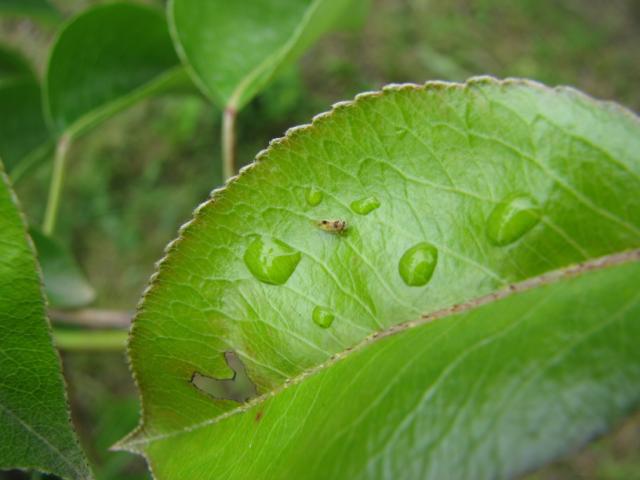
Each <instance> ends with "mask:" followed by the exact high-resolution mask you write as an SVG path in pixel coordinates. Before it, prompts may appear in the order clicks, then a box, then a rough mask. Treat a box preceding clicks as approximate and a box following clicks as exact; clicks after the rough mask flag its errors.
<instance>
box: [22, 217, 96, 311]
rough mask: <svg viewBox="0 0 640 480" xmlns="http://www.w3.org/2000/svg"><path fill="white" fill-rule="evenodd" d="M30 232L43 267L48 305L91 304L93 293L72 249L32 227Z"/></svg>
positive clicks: (77, 305) (94, 293) (75, 305)
mask: <svg viewBox="0 0 640 480" xmlns="http://www.w3.org/2000/svg"><path fill="white" fill-rule="evenodd" d="M29 233H30V235H31V238H32V239H33V243H34V244H35V247H36V252H37V255H38V262H39V263H40V267H41V268H42V275H43V277H44V287H45V292H46V294H47V299H48V300H49V305H50V306H52V307H56V308H78V307H82V306H85V305H87V304H89V303H91V302H92V301H93V300H94V299H95V296H96V292H95V290H94V289H93V287H92V286H91V285H90V284H89V282H88V281H87V279H86V277H85V275H84V273H83V272H82V271H81V270H80V267H79V266H78V264H77V263H76V261H75V259H74V258H73V255H72V254H71V252H69V251H68V250H66V249H65V247H64V246H63V245H61V244H60V243H59V242H58V241H56V240H55V239H53V238H51V237H48V236H47V235H45V234H43V233H42V232H41V231H40V230H38V229H35V228H31V229H30V231H29Z"/></svg>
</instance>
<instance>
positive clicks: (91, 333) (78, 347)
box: [53, 328, 129, 352]
mask: <svg viewBox="0 0 640 480" xmlns="http://www.w3.org/2000/svg"><path fill="white" fill-rule="evenodd" d="M128 336H129V332H127V331H126V330H62V329H57V328H55V329H54V330H53V342H54V343H55V345H56V347H58V348H59V349H60V350H66V351H74V352H77V351H122V350H124V349H125V347H126V345H127V338H128Z"/></svg>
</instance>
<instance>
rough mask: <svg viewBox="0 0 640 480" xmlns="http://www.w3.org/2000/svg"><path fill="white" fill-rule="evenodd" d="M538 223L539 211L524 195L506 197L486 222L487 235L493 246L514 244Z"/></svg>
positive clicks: (531, 200)
mask: <svg viewBox="0 0 640 480" xmlns="http://www.w3.org/2000/svg"><path fill="white" fill-rule="evenodd" d="M539 221H540V209H539V208H538V206H537V204H536V203H535V201H534V200H533V199H532V198H531V197H529V196H528V195H524V194H516V195H511V196H509V197H507V198H506V199H505V200H503V201H502V202H500V203H499V204H498V205H497V206H496V207H495V208H494V209H493V212H491V215H489V219H488V220H487V235H488V237H489V239H490V240H491V242H492V243H493V244H494V245H498V246H504V245H509V244H510V243H513V242H515V241H516V240H518V239H519V238H520V237H522V236H523V235H524V234H525V233H527V232H528V231H529V230H531V229H532V228H533V227H534V226H535V225H536V224H537V223H538V222H539Z"/></svg>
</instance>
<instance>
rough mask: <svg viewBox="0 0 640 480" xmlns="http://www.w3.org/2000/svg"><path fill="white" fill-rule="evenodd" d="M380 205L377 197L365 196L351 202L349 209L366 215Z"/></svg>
mask: <svg viewBox="0 0 640 480" xmlns="http://www.w3.org/2000/svg"><path fill="white" fill-rule="evenodd" d="M379 206H380V200H378V198H377V197H373V196H372V197H365V198H361V199H359V200H356V201H354V202H352V203H351V210H353V211H354V212H356V213H357V214H358V215H368V214H369V213H371V212H373V211H374V210H375V209H376V208H378V207H379Z"/></svg>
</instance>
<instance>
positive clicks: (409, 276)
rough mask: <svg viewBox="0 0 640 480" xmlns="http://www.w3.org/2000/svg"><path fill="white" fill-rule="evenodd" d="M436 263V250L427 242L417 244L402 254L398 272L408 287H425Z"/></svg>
mask: <svg viewBox="0 0 640 480" xmlns="http://www.w3.org/2000/svg"><path fill="white" fill-rule="evenodd" d="M437 263H438V249H437V248H436V247H434V246H433V245H431V244H430V243H427V242H422V243H418V244H417V245H414V246H413V247H411V248H410V249H409V250H407V251H406V252H404V255H402V258H400V263H399V264H398V270H399V271H400V276H401V277H402V280H404V283H406V284H407V285H409V286H410V287H421V286H423V285H426V284H427V283H428V282H429V280H431V276H432V275H433V271H434V270H435V268H436V264H437Z"/></svg>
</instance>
